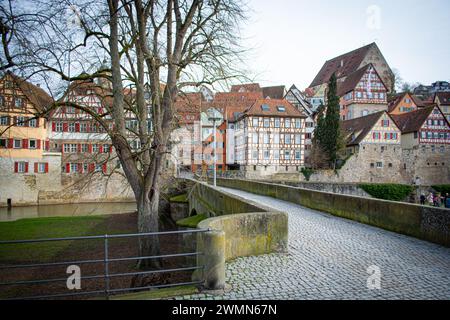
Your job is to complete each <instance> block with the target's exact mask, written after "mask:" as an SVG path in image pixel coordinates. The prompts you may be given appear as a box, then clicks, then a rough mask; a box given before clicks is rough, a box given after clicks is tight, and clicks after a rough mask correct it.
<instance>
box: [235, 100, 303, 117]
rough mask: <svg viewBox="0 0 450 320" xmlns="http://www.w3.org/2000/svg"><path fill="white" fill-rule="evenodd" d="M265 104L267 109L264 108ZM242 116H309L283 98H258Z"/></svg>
mask: <svg viewBox="0 0 450 320" xmlns="http://www.w3.org/2000/svg"><path fill="white" fill-rule="evenodd" d="M262 106H265V107H266V108H267V110H263V108H262ZM278 107H284V108H285V111H281V110H279V109H278ZM242 116H279V117H286V116H288V117H293V118H306V117H307V116H306V115H305V114H304V113H303V112H301V111H300V110H298V109H297V108H296V107H294V106H293V105H292V104H291V103H290V102H289V101H287V100H282V99H260V100H257V101H256V102H255V103H254V104H253V106H252V107H251V108H250V109H248V110H247V111H245V112H244V114H242V115H241V117H242Z"/></svg>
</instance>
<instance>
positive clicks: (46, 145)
mask: <svg viewBox="0 0 450 320" xmlns="http://www.w3.org/2000/svg"><path fill="white" fill-rule="evenodd" d="M49 150H50V141H48V140H47V141H45V151H49Z"/></svg>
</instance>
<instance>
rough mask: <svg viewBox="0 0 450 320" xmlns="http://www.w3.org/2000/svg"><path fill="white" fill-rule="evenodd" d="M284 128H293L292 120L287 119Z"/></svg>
mask: <svg viewBox="0 0 450 320" xmlns="http://www.w3.org/2000/svg"><path fill="white" fill-rule="evenodd" d="M284 126H285V127H286V128H290V127H291V119H285V120H284Z"/></svg>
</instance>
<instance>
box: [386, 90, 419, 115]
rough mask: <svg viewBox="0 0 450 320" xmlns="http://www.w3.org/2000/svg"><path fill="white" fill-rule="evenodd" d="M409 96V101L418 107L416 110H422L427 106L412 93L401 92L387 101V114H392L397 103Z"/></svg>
mask: <svg viewBox="0 0 450 320" xmlns="http://www.w3.org/2000/svg"><path fill="white" fill-rule="evenodd" d="M407 95H409V96H410V97H411V100H412V101H413V102H414V104H415V105H416V106H417V107H418V108H424V107H426V106H427V104H426V103H425V102H424V101H423V100H422V99H420V98H419V97H417V96H415V95H414V94H412V93H409V92H401V93H398V94H396V95H394V96H392V97H391V98H389V99H388V112H392V111H394V109H395V108H396V107H397V106H398V105H399V103H400V102H401V101H403V99H404V98H405V97H406V96H407Z"/></svg>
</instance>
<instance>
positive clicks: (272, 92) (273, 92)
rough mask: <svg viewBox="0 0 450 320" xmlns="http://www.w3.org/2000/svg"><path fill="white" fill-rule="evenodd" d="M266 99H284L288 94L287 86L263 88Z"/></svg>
mask: <svg viewBox="0 0 450 320" xmlns="http://www.w3.org/2000/svg"><path fill="white" fill-rule="evenodd" d="M262 91H263V96H264V98H265V99H266V98H270V99H283V98H284V95H285V93H286V87H285V86H274V87H264V88H262Z"/></svg>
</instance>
